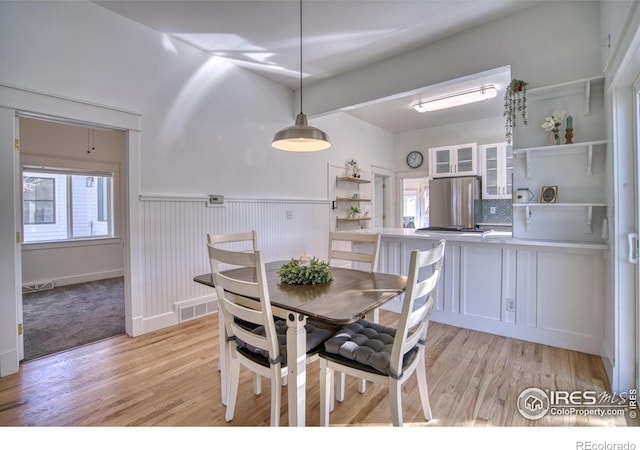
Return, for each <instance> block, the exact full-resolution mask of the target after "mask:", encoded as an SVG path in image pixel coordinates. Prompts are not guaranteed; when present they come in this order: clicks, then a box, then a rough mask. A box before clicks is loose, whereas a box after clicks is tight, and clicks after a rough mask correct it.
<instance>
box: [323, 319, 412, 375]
mask: <svg viewBox="0 0 640 450" xmlns="http://www.w3.org/2000/svg"><path fill="white" fill-rule="evenodd" d="M395 335H396V330H395V328H389V327H385V326H384V325H380V324H378V323H372V322H368V321H366V320H364V319H361V320H359V321H357V322H355V323H352V324H350V325H347V326H346V327H344V328H342V329H341V330H340V331H338V332H337V333H336V335H335V336H333V337H332V338H330V339H328V340H327V341H326V342H325V343H324V351H323V352H322V355H323V357H327V358H328V359H332V360H334V361H338V362H340V363H345V364H347V365H350V366H353V367H358V368H360V369H362V370H367V368H373V369H375V370H376V371H378V372H380V373H382V374H385V375H389V376H393V377H397V376H400V375H401V374H393V373H391V370H390V368H389V362H390V359H391V349H392V348H393V340H394V338H395ZM417 351H418V348H417V347H414V348H413V349H411V350H410V351H409V352H407V353H406V354H405V356H404V360H403V368H404V367H406V366H408V365H409V364H411V362H412V361H413V360H414V359H415V357H416V355H417ZM349 361H353V362H355V363H357V365H354V364H349ZM369 371H371V370H369Z"/></svg>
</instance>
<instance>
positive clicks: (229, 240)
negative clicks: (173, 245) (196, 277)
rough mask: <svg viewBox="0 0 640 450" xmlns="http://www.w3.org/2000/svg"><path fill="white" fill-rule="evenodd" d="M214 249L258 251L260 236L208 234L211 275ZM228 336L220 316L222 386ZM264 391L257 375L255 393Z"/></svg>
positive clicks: (224, 393)
mask: <svg viewBox="0 0 640 450" xmlns="http://www.w3.org/2000/svg"><path fill="white" fill-rule="evenodd" d="M214 247H219V248H224V249H227V250H238V251H240V250H242V251H254V252H255V251H256V250H258V236H257V233H256V231H255V230H251V231H243V232H236V233H224V234H214V233H207V249H208V252H209V264H210V267H211V273H213V266H214V261H213V259H212V254H211V249H212V248H214ZM226 339H227V336H226V333H225V327H224V320H223V319H222V315H221V314H218V342H219V351H218V354H219V357H218V370H219V371H220V372H221V373H220V377H221V379H220V382H221V384H222V386H226V383H227V376H226V371H224V370H222V369H223V366H224V367H229V361H228V355H227V354H226V352H225V347H224V344H223V343H224V342H225V341H226ZM261 390H262V383H261V380H260V375H257V374H256V375H255V376H254V379H253V391H254V393H255V394H256V395H258V394H260V391H261ZM221 397H222V403H223V404H224V405H226V404H227V390H226V389H225V388H223V389H221Z"/></svg>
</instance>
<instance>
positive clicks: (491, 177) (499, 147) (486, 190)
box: [480, 142, 513, 200]
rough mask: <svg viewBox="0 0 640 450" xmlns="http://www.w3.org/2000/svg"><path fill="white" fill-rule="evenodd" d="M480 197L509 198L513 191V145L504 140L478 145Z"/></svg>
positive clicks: (487, 198)
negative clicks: (480, 182) (480, 180)
mask: <svg viewBox="0 0 640 450" xmlns="http://www.w3.org/2000/svg"><path fill="white" fill-rule="evenodd" d="M480 166H481V172H482V199H483V200H489V199H510V198H511V193H512V192H513V186H512V178H513V177H512V174H513V147H512V146H511V145H507V143H506V142H499V143H496V144H484V145H481V146H480Z"/></svg>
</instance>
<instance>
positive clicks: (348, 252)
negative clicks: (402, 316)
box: [329, 231, 381, 403]
mask: <svg viewBox="0 0 640 450" xmlns="http://www.w3.org/2000/svg"><path fill="white" fill-rule="evenodd" d="M380 239H381V235H380V233H358V232H348V231H340V232H337V231H330V232H329V264H331V265H333V266H339V265H342V264H344V263H345V262H348V263H349V267H350V268H352V269H359V270H366V271H368V272H375V271H376V269H377V268H378V254H379V249H380ZM378 317H379V312H378V309H375V310H373V311H371V313H370V314H369V315H368V317H367V319H369V320H372V321H374V322H377V321H378ZM344 385H345V376H344V374H340V375H338V378H337V381H336V399H337V400H338V401H339V402H341V401H343V400H344ZM366 388H367V383H366V381H365V380H360V381H359V382H358V391H359V392H362V393H364V392H365V390H366ZM332 403H333V402H332Z"/></svg>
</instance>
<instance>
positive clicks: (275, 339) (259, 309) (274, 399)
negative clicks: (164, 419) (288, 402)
mask: <svg viewBox="0 0 640 450" xmlns="http://www.w3.org/2000/svg"><path fill="white" fill-rule="evenodd" d="M210 249H211V250H210V251H211V257H212V259H213V261H214V263H213V282H214V284H215V286H216V292H217V295H218V302H219V304H220V311H221V313H222V316H223V318H224V325H225V329H226V335H227V342H226V352H227V354H228V355H229V359H228V361H229V365H228V366H227V367H226V369H227V370H228V376H229V382H228V391H227V410H226V415H225V419H226V420H227V421H231V420H232V419H233V415H234V412H235V407H236V399H237V396H238V384H239V380H240V366H243V367H245V368H247V369H249V370H251V371H252V372H253V373H254V374H259V375H261V376H264V377H267V378H269V379H270V380H271V413H270V417H271V419H270V423H271V426H278V425H279V424H280V406H281V405H280V398H281V385H282V383H283V380H284V379H285V377H286V375H287V349H286V332H287V325H286V323H285V321H284V320H280V319H278V320H274V316H273V309H272V307H271V301H270V298H269V290H268V288H267V277H266V273H265V268H264V262H263V260H262V255H261V253H260V252H259V251H256V252H233V251H229V250H223V249H218V248H215V247H214V248H211V247H210ZM223 264H225V265H232V266H238V267H245V268H250V269H252V270H253V271H254V275H253V276H252V277H251V279H252V281H247V278H246V277H245V278H235V277H234V275H235V274H237V273H238V272H237V271H233V270H232V271H222V272H221V271H219V270H218V268H219V267H221V266H222V265H223ZM238 277H240V275H238ZM247 324H253V327H249V326H247ZM306 331H307V339H306V340H307V354H308V355H309V356H311V357H309V358H308V359H307V360H308V361H311V360H315V359H317V358H315V359H314V358H312V356H314V355H316V356H317V351H318V350H319V349H320V347H321V346H322V343H323V342H324V341H325V340H326V339H327V338H329V337H330V336H331V332H330V331H328V330H323V329H319V328H316V327H313V326H311V325H307V326H306Z"/></svg>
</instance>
